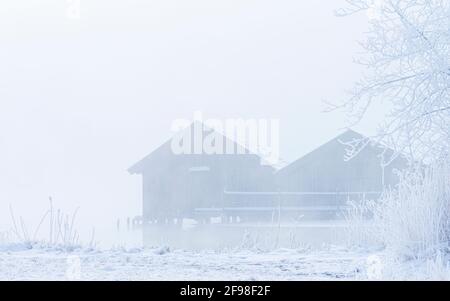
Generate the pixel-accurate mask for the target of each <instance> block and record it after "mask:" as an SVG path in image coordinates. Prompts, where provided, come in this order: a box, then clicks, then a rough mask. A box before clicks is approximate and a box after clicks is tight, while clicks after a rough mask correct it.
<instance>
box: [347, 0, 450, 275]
mask: <svg viewBox="0 0 450 301" xmlns="http://www.w3.org/2000/svg"><path fill="white" fill-rule="evenodd" d="M347 2H348V4H349V5H348V7H347V8H346V9H344V10H341V11H340V12H339V14H341V15H348V14H352V13H357V12H361V11H365V12H366V13H367V15H368V16H369V22H370V26H369V32H368V34H367V40H366V41H365V42H364V43H362V45H363V47H364V49H365V53H364V55H362V56H361V57H360V63H361V64H364V65H365V66H367V68H368V70H369V71H368V74H367V75H366V76H365V77H364V78H363V79H362V80H361V81H360V82H359V83H357V84H356V87H355V89H354V91H353V94H352V97H351V98H350V99H349V100H347V101H346V102H344V103H343V104H341V105H340V106H338V107H340V108H344V109H346V110H347V111H348V112H349V113H350V116H351V117H353V118H354V119H353V121H352V122H358V121H359V120H361V118H363V117H364V116H365V115H366V113H367V112H368V109H369V107H371V105H373V104H374V102H378V101H384V102H387V103H388V104H389V107H390V109H391V112H390V114H389V115H388V116H387V118H386V122H385V123H384V124H383V125H382V127H381V131H380V133H379V135H377V136H376V137H372V138H377V139H378V140H379V141H381V142H384V144H387V145H389V146H391V147H393V148H395V149H396V150H397V154H398V153H403V154H406V155H409V157H410V159H412V160H414V161H419V162H423V161H428V162H427V163H428V164H426V165H425V166H419V167H415V168H411V170H409V171H404V172H403V174H402V175H401V177H400V182H399V184H398V186H397V187H396V189H394V190H389V191H386V192H385V193H384V195H383V196H382V198H381V200H380V201H379V202H377V203H376V204H373V207H371V208H370V211H372V213H373V215H374V219H373V222H374V223H373V227H372V228H371V229H372V231H373V233H368V234H369V235H370V234H372V235H370V236H371V237H376V238H377V239H378V240H379V241H380V242H381V243H383V244H384V245H385V246H386V250H391V251H394V254H395V256H398V257H400V258H405V257H406V258H411V257H413V258H419V259H420V258H422V259H423V258H427V259H429V258H430V256H432V257H433V258H434V259H436V258H440V254H441V253H442V252H448V250H449V249H448V246H449V242H450V223H449V217H450V190H449V187H450V186H449V185H450V173H449V171H450V156H449V155H450V1H449V0H378V1H377V0H347ZM369 141H370V139H361V140H360V141H356V140H355V141H349V142H348V143H347V144H348V145H349V151H348V154H347V155H348V157H350V158H351V157H352V156H354V155H356V154H357V153H358V152H359V150H361V149H362V148H363V147H364V146H365V145H366V144H367V143H368V142H369ZM381 157H383V154H382V156H381ZM383 159H384V160H383V162H382V166H383V165H385V164H388V163H389V158H383ZM362 208H363V209H364V204H363V206H362ZM358 209H360V208H358ZM369 232H370V231H369ZM365 234H367V233H365ZM434 259H433V260H434ZM442 266H444V264H442ZM447 269H448V267H447Z"/></svg>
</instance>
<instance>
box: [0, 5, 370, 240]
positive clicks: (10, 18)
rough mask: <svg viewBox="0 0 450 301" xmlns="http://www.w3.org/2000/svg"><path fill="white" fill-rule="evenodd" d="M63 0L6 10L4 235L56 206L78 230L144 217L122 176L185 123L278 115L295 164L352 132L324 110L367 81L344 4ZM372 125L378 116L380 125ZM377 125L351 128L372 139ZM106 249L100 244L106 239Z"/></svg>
mask: <svg viewBox="0 0 450 301" xmlns="http://www.w3.org/2000/svg"><path fill="white" fill-rule="evenodd" d="M274 4H275V2H274V1H265V0H252V1H250V0H239V1H237V0H226V1H224V0H223V1H212V0H208V1H207V0H188V1H186V0H153V1H147V0H127V1H125V0H122V1H118V0H89V1H87V0H84V1H83V0H81V10H80V18H73V17H72V18H71V17H70V16H68V15H67V9H68V7H67V5H68V4H67V3H66V1H61V0H53V1H50V0H41V1H33V0H23V1H15V0H3V1H1V4H0V229H2V228H3V229H5V228H7V227H8V225H10V214H9V209H8V206H9V205H10V204H12V206H13V207H14V210H15V211H16V214H17V215H23V216H24V219H25V220H27V221H29V222H30V223H35V222H36V221H37V220H39V219H40V217H41V216H42V214H43V213H44V212H45V210H46V209H47V207H48V197H49V196H52V198H53V200H54V205H55V207H60V208H63V209H64V210H66V211H68V212H72V211H73V210H75V208H77V207H80V211H79V217H78V224H80V225H81V226H82V227H90V226H91V225H92V226H96V227H103V226H104V227H109V226H111V227H113V226H114V223H115V220H116V219H117V218H118V217H121V218H124V217H127V216H135V215H140V214H141V202H142V196H141V190H142V188H141V179H140V177H139V176H132V175H130V174H129V173H128V172H127V168H129V167H130V166H131V165H132V164H134V163H135V162H137V161H138V160H140V159H141V158H142V157H144V156H145V155H147V154H149V153H150V152H151V151H153V150H154V149H155V148H157V147H158V146H159V145H161V144H162V143H163V142H165V141H166V140H167V139H168V138H170V137H171V135H172V134H173V133H172V132H171V123H172V121H173V120H174V119H176V118H187V119H190V118H192V116H193V112H194V111H197V110H200V111H201V112H202V113H203V114H204V116H205V118H219V119H220V118H244V119H246V118H278V119H279V120H280V134H281V137H280V139H281V147H280V152H281V157H282V159H283V161H285V162H291V161H293V160H295V159H297V158H298V157H300V156H302V155H303V154H305V153H307V152H308V151H310V150H312V149H313V148H315V147H317V146H319V145H321V144H322V143H324V142H326V141H327V140H329V139H331V138H333V137H334V136H336V135H337V134H339V133H340V132H342V128H344V127H345V126H346V118H345V115H344V114H343V113H342V112H333V113H323V111H324V109H325V107H326V105H325V104H324V102H323V101H324V100H327V101H339V100H343V99H345V98H346V97H348V93H347V91H348V90H349V89H351V88H352V86H353V84H354V82H355V81H356V80H358V79H359V78H360V76H361V74H362V72H363V70H362V67H361V66H359V65H357V64H354V63H353V58H354V57H355V56H356V55H357V54H358V53H359V52H361V48H360V46H359V45H358V43H357V41H358V40H362V39H363V33H364V30H365V27H366V23H367V17H366V16H365V15H364V14H363V15H355V16H350V17H346V18H339V17H335V16H334V10H335V9H337V8H339V7H341V6H343V5H345V1H313V0H308V1H297V0H283V1H276V5H274ZM374 116H376V115H374ZM376 121H377V120H376V117H373V118H369V119H366V120H365V122H364V123H362V124H359V125H358V126H356V127H355V129H356V130H358V131H359V132H361V133H365V134H371V133H373V132H374V130H375V129H376V126H377V122H376ZM100 239H101V238H100Z"/></svg>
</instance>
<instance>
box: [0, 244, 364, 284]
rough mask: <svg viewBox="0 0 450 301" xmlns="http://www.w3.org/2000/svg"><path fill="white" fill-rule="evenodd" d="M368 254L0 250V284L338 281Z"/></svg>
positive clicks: (357, 272)
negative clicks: (0, 281)
mask: <svg viewBox="0 0 450 301" xmlns="http://www.w3.org/2000/svg"><path fill="white" fill-rule="evenodd" d="M367 258H368V253H367V252H362V251H359V252H357V251H353V252H350V251H348V250H345V249H340V248H337V247H329V248H326V249H324V250H314V251H313V250H293V249H278V250H274V251H270V252H260V251H248V250H229V251H222V252H217V251H184V250H170V249H168V248H166V247H162V248H151V249H139V248H135V249H128V250H126V249H112V250H103V251H100V250H86V249H84V250H75V251H72V252H66V251H63V250H58V249H57V248H51V249H47V248H44V247H39V246H35V247H33V248H31V249H29V248H27V247H26V246H24V245H23V244H16V245H8V246H3V247H0V280H342V279H365V278H367V273H366V270H367V269H366V265H367Z"/></svg>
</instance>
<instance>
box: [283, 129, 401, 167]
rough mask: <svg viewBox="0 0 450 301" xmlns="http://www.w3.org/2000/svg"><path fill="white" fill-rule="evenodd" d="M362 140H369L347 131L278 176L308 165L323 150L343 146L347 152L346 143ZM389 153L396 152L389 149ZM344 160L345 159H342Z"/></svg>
mask: <svg viewBox="0 0 450 301" xmlns="http://www.w3.org/2000/svg"><path fill="white" fill-rule="evenodd" d="M360 139H368V138H367V137H365V136H363V135H361V134H360V133H357V132H355V131H353V130H351V129H348V130H346V131H345V132H343V133H342V134H340V135H339V136H337V137H335V138H333V139H331V140H329V141H328V142H326V143H325V144H322V145H321V146H319V147H317V148H316V149H314V150H313V151H311V152H309V153H307V154H306V155H304V156H302V157H300V158H299V159H297V160H295V161H294V162H292V163H291V164H289V165H287V166H285V167H283V168H281V169H280V170H278V171H277V173H278V174H284V173H286V172H289V171H291V170H295V169H297V168H300V167H301V166H302V165H304V164H306V163H307V162H309V161H310V160H313V159H314V158H315V156H316V155H317V154H318V153H319V152H320V151H321V150H325V149H328V148H330V147H334V148H335V147H336V145H341V146H342V151H343V152H344V151H345V148H346V146H345V145H343V144H342V143H345V142H350V141H352V140H360ZM371 146H372V147H379V148H380V149H386V147H385V146H383V145H382V144H380V143H375V142H374V143H372V144H371ZM388 150H389V151H391V152H394V150H392V149H389V148H388ZM342 159H343V160H344V158H342Z"/></svg>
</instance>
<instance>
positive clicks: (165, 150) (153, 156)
mask: <svg viewBox="0 0 450 301" xmlns="http://www.w3.org/2000/svg"><path fill="white" fill-rule="evenodd" d="M196 125H198V126H201V127H202V129H203V137H205V135H209V134H210V133H211V132H212V131H214V130H213V129H212V128H209V127H207V126H206V125H204V124H203V123H201V122H199V121H194V122H192V123H191V125H190V126H189V127H187V128H185V129H183V130H182V131H193V130H194V127H195V126H196ZM215 132H216V134H218V135H219V136H221V137H223V138H224V147H225V145H227V143H232V144H233V145H234V147H235V149H236V147H237V146H239V147H241V148H242V149H243V150H244V154H238V155H241V156H242V155H248V156H256V157H258V158H259V160H260V162H261V161H262V158H261V157H260V156H259V155H257V154H254V153H253V152H251V151H250V150H249V149H247V148H246V147H244V146H242V145H240V144H239V143H237V142H236V141H233V140H232V139H230V138H228V137H226V136H225V135H223V134H221V133H219V132H217V131H215ZM191 133H192V132H191ZM172 139H173V137H172V138H170V139H169V140H167V141H166V142H164V143H163V144H162V145H161V146H159V147H158V148H157V149H155V150H154V151H153V152H151V153H150V154H148V155H147V156H145V157H144V158H143V159H141V160H140V161H138V162H137V163H135V164H134V165H133V166H131V167H130V168H129V169H128V172H129V173H131V174H140V173H142V171H143V170H144V169H145V167H146V166H148V165H151V164H152V162H153V161H154V162H159V160H164V158H165V157H164V156H167V155H170V154H173V153H172V150H171V142H172ZM166 158H167V157H166Z"/></svg>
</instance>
